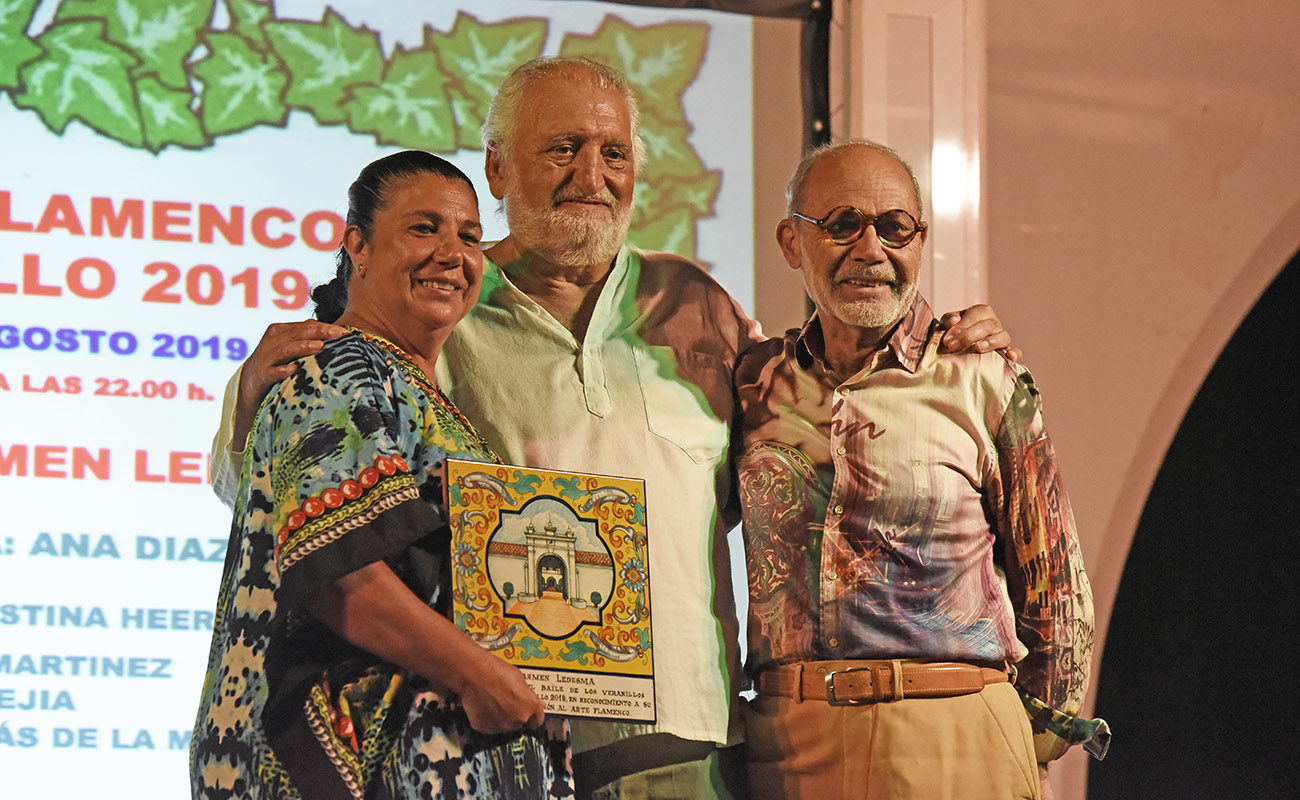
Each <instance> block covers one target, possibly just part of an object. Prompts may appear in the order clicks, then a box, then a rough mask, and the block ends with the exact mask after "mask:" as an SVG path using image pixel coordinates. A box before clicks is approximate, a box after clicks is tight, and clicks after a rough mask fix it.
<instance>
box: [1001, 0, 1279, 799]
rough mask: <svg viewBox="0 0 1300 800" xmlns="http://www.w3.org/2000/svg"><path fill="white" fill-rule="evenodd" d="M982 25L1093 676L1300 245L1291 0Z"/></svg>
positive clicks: (1021, 308) (1008, 281) (1068, 776)
mask: <svg viewBox="0 0 1300 800" xmlns="http://www.w3.org/2000/svg"><path fill="white" fill-rule="evenodd" d="M987 32H988V103H987V120H988V150H987V158H986V161H985V173H984V174H985V176H986V179H987V194H986V198H987V203H988V205H987V210H988V218H989V220H990V224H989V262H988V263H989V273H990V292H991V297H990V301H991V302H992V303H993V305H994V307H995V308H996V309H997V310H998V312H999V314H1000V315H1001V317H1002V319H1003V321H1004V322H1005V323H1006V325H1007V327H1008V329H1009V330H1011V331H1012V333H1013V335H1014V337H1015V340H1016V343H1017V344H1018V345H1019V346H1021V347H1022V348H1023V349H1024V350H1025V360H1026V363H1027V364H1028V365H1029V367H1030V368H1031V369H1032V370H1033V372H1034V375H1035V377H1036V378H1037V379H1038V382H1039V384H1040V386H1041V388H1042V390H1043V396H1044V398H1045V406H1046V414H1047V424H1048V426H1049V429H1050V430H1051V432H1052V435H1053V438H1054V440H1055V442H1056V446H1057V449H1058V451H1059V453H1060V454H1061V459H1062V462H1063V467H1062V469H1063V471H1064V474H1065V480H1066V485H1067V486H1068V487H1069V490H1070V496H1071V499H1072V501H1073V504H1074V510H1075V516H1076V517H1077V519H1078V522H1079V527H1080V530H1081V532H1082V536H1083V546H1084V555H1085V558H1086V560H1087V564H1088V568H1089V573H1090V575H1091V576H1092V582H1093V587H1094V591H1095V594H1096V601H1097V612H1098V647H1097V657H1098V662H1099V661H1100V656H1101V652H1102V643H1103V639H1104V634H1105V627H1106V624H1107V622H1108V620H1109V616H1110V611H1111V606H1112V602H1113V600H1114V597H1115V592H1116V589H1117V588H1118V584H1119V579H1120V575H1121V572H1122V569H1123V565H1124V560H1125V558H1126V556H1127V554H1128V548H1129V544H1130V542H1131V541H1132V538H1133V533H1134V530H1135V528H1136V526H1137V522H1138V518H1139V515H1140V514H1141V511H1142V507H1143V505H1144V503H1145V502H1146V497H1147V493H1148V492H1149V490H1150V488H1151V484H1152V482H1153V480H1154V478H1155V475H1156V472H1157V470H1158V469H1159V467H1160V464H1161V461H1162V460H1163V457H1164V453H1165V450H1166V449H1167V448H1168V446H1169V443H1170V441H1171V440H1172V438H1173V435H1174V433H1175V431H1176V430H1177V428H1178V425H1179V423H1180V422H1181V420H1182V417H1183V414H1184V413H1185V411H1186V410H1187V407H1188V405H1189V404H1190V402H1191V400H1192V398H1193V397H1194V396H1195V394H1196V392H1197V390H1198V389H1199V387H1200V384H1201V382H1202V380H1203V379H1204V378H1205V375H1206V374H1207V372H1208V371H1209V369H1210V367H1211V365H1212V364H1213V363H1214V361H1215V359H1216V358H1217V356H1218V353H1219V351H1220V350H1221V348H1222V347H1223V345H1224V344H1225V343H1226V342H1227V340H1228V338H1229V337H1230V336H1231V334H1232V332H1233V331H1234V330H1235V328H1236V327H1237V325H1238V323H1239V322H1240V321H1241V319H1242V317H1243V316H1244V315H1245V314H1246V312H1247V311H1248V310H1249V309H1250V307H1251V306H1252V305H1253V304H1254V302H1255V300H1256V299H1257V297H1258V296H1259V294H1260V293H1261V292H1262V291H1263V290H1264V288H1265V287H1266V286H1267V285H1268V283H1269V282H1270V281H1271V280H1272V278H1273V277H1274V276H1275V275H1276V274H1277V273H1278V271H1279V270H1280V269H1281V268H1282V267H1283V266H1284V264H1285V263H1286V261H1287V260H1288V259H1289V258H1290V257H1291V256H1292V255H1293V254H1294V253H1295V252H1296V250H1297V249H1300V3H1296V2H1294V1H1293V0H1244V1H1243V2H1239V3H1234V4H1230V5H1226V4H1223V3H1221V2H1211V1H1210V0H1184V2H1181V3H1161V2H1148V3H1137V2H1132V0H1092V2H1087V3H1084V2H1081V0H1067V1H1066V2H1060V3H1050V2H1024V1H1023V0H988V25H987ZM1095 673H1096V667H1095V666H1094V674H1095ZM1092 694H1093V696H1094V697H1095V694H1096V690H1095V686H1094V690H1093V693H1092ZM1122 737H1123V732H1122V731H1121V732H1119V737H1118V738H1117V740H1116V742H1117V743H1116V746H1117V747H1122V746H1124V743H1123V738H1122ZM1102 768H1104V767H1102ZM1085 769H1086V759H1085V758H1084V757H1082V756H1081V754H1078V753H1073V754H1071V756H1069V757H1068V758H1067V760H1066V761H1064V762H1063V763H1062V764H1061V765H1060V766H1059V767H1058V768H1057V769H1056V775H1055V777H1054V779H1053V784H1054V785H1055V786H1056V787H1057V795H1058V798H1059V799H1060V800H1070V799H1071V798H1082V797H1084V789H1083V786H1084V778H1085V776H1084V772H1083V771H1084V770H1085Z"/></svg>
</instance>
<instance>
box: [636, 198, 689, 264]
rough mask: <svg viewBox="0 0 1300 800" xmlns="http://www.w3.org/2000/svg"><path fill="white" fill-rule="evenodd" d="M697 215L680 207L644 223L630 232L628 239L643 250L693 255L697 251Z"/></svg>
mask: <svg viewBox="0 0 1300 800" xmlns="http://www.w3.org/2000/svg"><path fill="white" fill-rule="evenodd" d="M695 217H696V215H695V214H693V213H692V212H691V211H690V210H689V209H686V208H679V209H676V210H673V211H669V212H667V213H665V214H659V215H658V216H656V217H655V218H654V219H652V220H650V221H648V222H647V223H646V224H644V225H638V226H636V227H634V228H633V229H632V230H631V231H629V232H628V237H627V238H628V241H629V242H631V243H632V244H634V245H636V246H637V247H640V248H642V249H643V250H662V251H663V252H665V253H680V254H683V255H688V256H689V255H691V254H694V253H695Z"/></svg>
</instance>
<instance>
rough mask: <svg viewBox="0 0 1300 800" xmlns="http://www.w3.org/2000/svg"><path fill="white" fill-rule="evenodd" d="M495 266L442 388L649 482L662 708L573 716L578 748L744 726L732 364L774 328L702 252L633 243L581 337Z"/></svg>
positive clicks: (556, 451)
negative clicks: (621, 719) (642, 716)
mask: <svg viewBox="0 0 1300 800" xmlns="http://www.w3.org/2000/svg"><path fill="white" fill-rule="evenodd" d="M483 266H484V275H483V288H482V293H481V295H480V298H479V302H478V303H477V304H476V305H475V306H474V308H473V309H472V310H471V311H470V313H469V314H468V315H467V316H466V317H465V318H464V319H463V320H461V322H460V323H458V324H457V326H456V328H455V330H454V331H453V332H452V334H451V337H450V338H449V339H448V340H447V343H446V345H445V346H444V347H443V351H442V354H441V356H440V358H439V360H438V364H437V370H436V381H437V384H438V386H439V388H441V389H442V390H443V391H444V392H446V393H447V394H448V396H450V397H451V399H452V401H453V402H454V403H455V404H456V405H457V406H458V407H459V408H460V409H461V411H463V412H464V413H465V415H466V416H467V417H468V418H469V419H470V421H471V422H472V423H473V424H474V426H475V427H476V428H477V429H478V431H479V432H480V433H481V434H482V435H483V437H484V438H485V439H486V440H487V441H488V443H489V444H491V445H492V447H493V448H495V449H496V450H497V452H499V453H500V454H501V457H502V458H503V459H504V460H505V461H506V462H507V463H514V464H523V465H527V466H532V467H538V468H551V469H562V470H571V471H582V472H596V473H604V474H610V475H619V476H624V477H635V478H641V479H643V480H645V482H646V501H647V502H646V521H647V525H648V536H649V545H650V605H651V626H652V636H653V637H654V639H653V641H654V668H655V705H656V708H657V713H658V717H657V721H656V722H655V723H654V724H653V725H637V724H627V723H617V722H605V721H591V720H581V719H580V720H574V721H573V726H572V729H573V744H574V750H575V751H579V752H581V751H585V750H589V749H592V748H594V747H597V746H600V745H603V744H608V743H610V742H613V741H616V740H618V739H622V738H626V737H628V736H631V735H635V734H638V733H650V732H664V733H670V734H673V735H675V736H678V737H681V738H683V739H690V740H695V741H704V742H713V743H716V744H719V745H727V744H734V743H737V742H739V741H740V738H741V726H740V722H739V716H738V707H737V705H736V689H737V688H738V683H737V681H738V676H739V674H740V671H739V652H738V630H739V628H738V625H737V621H736V609H735V598H734V597H733V595H732V590H731V580H730V557H729V553H728V546H727V537H726V533H727V531H728V530H729V529H730V528H731V527H733V526H734V525H735V523H736V522H737V521H738V513H737V506H736V501H735V492H734V477H733V472H732V469H731V465H730V460H729V457H728V456H729V443H730V436H729V431H730V424H731V422H732V418H733V414H732V411H733V408H734V400H733V391H732V377H731V376H732V367H733V365H734V363H735V359H736V357H737V356H738V355H739V353H740V352H741V351H742V350H744V349H745V348H746V347H747V346H749V345H750V344H751V343H754V342H757V341H760V340H761V338H762V337H761V334H760V331H759V328H758V325H757V323H755V322H754V321H753V320H751V319H749V317H748V316H746V315H745V313H744V311H743V310H741V308H740V306H739V305H738V304H737V303H736V302H735V301H734V300H733V299H732V298H731V297H730V296H729V295H728V294H727V293H726V291H725V290H723V289H722V287H721V286H719V285H718V284H717V282H716V281H714V280H713V279H712V278H710V277H709V276H708V274H706V273H705V272H704V271H703V270H702V269H700V268H699V267H698V266H696V265H695V264H693V263H691V262H690V261H687V260H685V259H682V258H679V257H677V256H671V255H666V254H659V253H643V252H641V251H638V250H635V249H632V248H628V247H624V248H623V249H622V250H621V251H620V252H619V254H618V257H617V258H616V260H615V262H614V267H613V269H612V270H611V272H610V275H609V277H608V278H607V280H606V281H605V285H604V286H603V287H602V289H601V292H600V295H599V297H598V298H597V301H596V305H595V308H594V309H593V311H592V316H591V321H590V324H589V325H588V328H587V333H586V336H585V337H584V338H583V340H582V341H578V340H577V339H576V338H575V337H574V335H573V334H572V333H571V332H569V330H568V329H567V328H565V327H564V326H563V325H562V324H560V323H559V322H558V321H557V320H556V319H555V318H554V317H552V316H551V315H550V314H549V313H548V312H547V311H546V310H545V309H543V308H542V307H541V306H540V305H538V304H537V303H536V302H534V301H533V300H532V299H531V298H529V297H528V296H527V295H525V294H524V293H523V292H522V291H520V290H519V289H518V288H516V287H515V286H514V285H513V284H512V283H511V282H510V281H509V279H508V278H507V277H506V276H505V274H504V272H503V271H502V270H501V269H500V268H499V267H497V266H496V265H495V264H492V263H491V262H488V261H485V262H484V265H483ZM237 382H238V375H236V376H235V378H234V380H233V382H232V386H235V385H237ZM228 394H229V393H228ZM227 405H228V408H227V409H226V411H225V414H224V416H225V417H226V419H225V421H224V422H223V425H224V426H225V427H224V428H223V430H222V431H221V432H218V439H217V441H216V442H214V445H215V453H214V458H213V462H212V463H213V486H214V488H216V489H217V491H218V493H219V494H220V493H221V487H222V486H224V485H226V483H227V477H226V476H223V475H222V474H221V473H222V471H223V470H226V471H233V473H234V476H235V479H236V482H237V478H238V470H239V462H238V459H237V458H236V457H235V456H234V454H232V453H231V450H230V427H231V420H232V418H233V416H232V412H233V402H230V403H228V404H227ZM219 456H224V458H222V457H219Z"/></svg>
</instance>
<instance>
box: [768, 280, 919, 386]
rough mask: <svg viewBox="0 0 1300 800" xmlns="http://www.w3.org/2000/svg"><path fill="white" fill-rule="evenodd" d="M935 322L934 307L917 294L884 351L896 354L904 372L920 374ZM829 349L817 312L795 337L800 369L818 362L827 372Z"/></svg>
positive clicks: (796, 355)
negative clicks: (918, 372)
mask: <svg viewBox="0 0 1300 800" xmlns="http://www.w3.org/2000/svg"><path fill="white" fill-rule="evenodd" d="M935 322H936V320H935V317H934V312H933V311H932V310H931V309H930V304H929V303H927V302H925V298H924V297H922V296H921V293H920V292H917V294H916V299H915V300H913V301H912V307H911V308H909V309H908V310H907V313H906V314H904V315H903V318H902V319H901V320H900V321H899V323H898V325H896V326H895V327H894V330H893V332H892V333H891V334H890V335H889V338H888V339H887V340H886V341H885V344H884V347H883V348H882V349H888V350H889V351H890V352H891V353H893V355H894V358H895V359H896V360H897V362H898V365H899V366H901V367H902V368H903V369H905V370H907V371H908V372H916V370H917V369H918V368H919V367H920V366H921V357H922V356H924V355H925V346H926V342H927V341H929V338H930V331H931V329H932V327H933V326H934V323H935ZM825 348H826V343H825V341H823V339H822V325H821V320H819V319H818V318H817V313H816V312H813V315H812V316H811V317H809V318H808V321H807V322H805V323H804V326H803V328H801V329H800V330H799V334H798V335H797V336H796V337H795V342H794V354H795V358H796V359H798V361H799V366H801V367H803V368H804V369H808V368H810V367H811V366H812V365H813V362H814V361H815V362H816V363H818V364H820V365H821V367H822V369H826V361H825V358H824V356H825V353H826V349H825Z"/></svg>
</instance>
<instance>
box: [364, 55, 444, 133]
mask: <svg viewBox="0 0 1300 800" xmlns="http://www.w3.org/2000/svg"><path fill="white" fill-rule="evenodd" d="M447 82H448V78H447V76H446V75H444V74H443V73H442V71H441V70H440V69H439V68H438V56H437V55H436V54H435V53H434V52H433V51H432V50H427V49H423V48H421V49H419V50H409V51H408V50H403V49H401V48H400V47H399V48H398V50H397V52H396V53H394V54H393V60H392V61H390V62H389V63H388V67H387V69H385V70H384V80H383V82H382V83H379V84H360V85H358V86H354V87H353V88H352V89H351V91H350V95H351V97H350V98H349V99H348V100H346V101H345V102H344V103H343V110H344V111H346V112H347V120H348V128H349V130H353V131H357V132H358V133H373V134H374V135H375V141H377V142H379V143H380V144H392V145H397V146H399V147H413V148H418V149H421V150H434V151H438V152H443V153H449V152H450V153H454V152H455V151H456V130H455V119H454V117H453V115H452V111H451V105H450V104H449V103H448V101H447V93H446V92H445V91H444V90H443V87H444V86H445V85H446V83H447Z"/></svg>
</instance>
